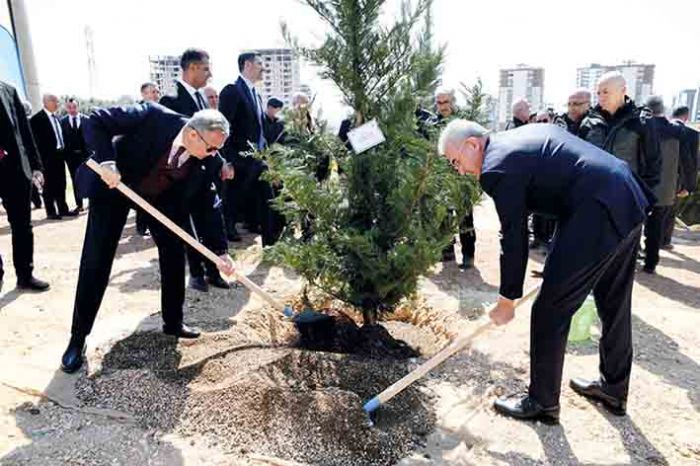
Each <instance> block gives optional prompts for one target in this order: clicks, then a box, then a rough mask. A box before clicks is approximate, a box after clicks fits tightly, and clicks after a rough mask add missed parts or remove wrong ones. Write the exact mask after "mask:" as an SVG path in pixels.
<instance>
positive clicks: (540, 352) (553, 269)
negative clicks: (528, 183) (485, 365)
mask: <svg viewBox="0 0 700 466" xmlns="http://www.w3.org/2000/svg"><path fill="white" fill-rule="evenodd" d="M579 210H580V211H579V212H577V213H575V214H574V215H573V217H572V218H571V219H568V220H567V221H564V222H562V223H560V224H559V229H558V231H557V233H556V235H555V237H554V240H553V246H552V250H551V252H550V253H549V254H548V255H547V260H546V263H545V268H544V272H543V275H544V280H543V282H542V288H541V289H540V292H539V294H538V296H537V298H536V299H535V302H534V304H533V306H532V319H531V327H530V365H531V368H530V389H529V394H530V396H531V397H533V398H534V399H535V400H537V401H538V402H539V403H540V404H541V405H542V406H545V407H554V406H558V404H559V394H560V390H561V378H562V369H563V366H564V353H565V351H566V341H567V337H568V333H569V326H570V324H571V317H572V316H573V314H574V313H575V312H576V310H577V309H578V308H579V307H580V306H581V304H583V302H584V300H585V299H586V296H588V294H589V293H590V292H591V291H593V296H594V297H595V302H596V306H597V308H598V316H599V317H600V320H601V323H602V336H601V339H600V342H599V353H600V374H601V380H602V381H603V388H604V390H605V391H606V393H609V394H610V395H612V396H615V397H619V398H621V399H626V398H627V391H628V386H629V377H630V372H631V369H632V329H631V306H632V285H633V284H634V270H635V261H636V255H637V250H638V248H639V240H640V236H641V225H640V226H638V227H637V228H635V229H634V230H633V231H632V232H631V233H629V234H628V235H627V236H626V237H625V238H622V239H620V237H619V235H618V233H617V232H616V230H615V228H614V226H613V225H612V224H611V223H610V220H609V219H608V213H607V212H605V211H604V208H603V207H602V206H595V205H591V206H584V207H582V208H580V209H579ZM592 229H595V230H593V231H592Z"/></svg>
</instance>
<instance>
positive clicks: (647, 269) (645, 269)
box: [642, 265, 656, 275]
mask: <svg viewBox="0 0 700 466" xmlns="http://www.w3.org/2000/svg"><path fill="white" fill-rule="evenodd" d="M642 272H644V273H648V274H649V275H654V274H655V273H656V267H649V266H648V265H645V266H644V267H642Z"/></svg>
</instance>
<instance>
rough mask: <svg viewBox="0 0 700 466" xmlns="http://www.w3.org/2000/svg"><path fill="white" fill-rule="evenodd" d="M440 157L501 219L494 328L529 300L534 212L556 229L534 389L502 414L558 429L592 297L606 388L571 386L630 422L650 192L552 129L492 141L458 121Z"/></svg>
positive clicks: (445, 136) (534, 331) (533, 357)
mask: <svg viewBox="0 0 700 466" xmlns="http://www.w3.org/2000/svg"><path fill="white" fill-rule="evenodd" d="M438 150H439V151H440V153H442V154H444V155H445V157H447V159H448V160H449V161H450V163H451V164H452V166H453V167H454V168H455V170H457V171H458V172H459V173H460V174H461V175H466V174H471V175H474V176H475V177H476V178H477V179H478V180H479V182H480V183H481V186H482V188H483V189H484V191H485V192H486V193H487V194H489V195H490V196H491V197H492V198H493V201H494V203H495V205H496V210H497V211H498V217H499V219H500V222H501V257H500V261H501V284H500V295H501V296H500V298H499V299H498V305H497V307H496V309H494V311H493V312H492V313H491V319H492V320H493V321H494V322H495V323H496V324H499V325H503V324H506V323H507V322H509V321H510V320H511V319H513V317H514V315H515V304H514V303H515V300H516V299H517V298H519V297H521V296H522V295H523V279H524V277H525V268H526V266H527V255H528V248H527V214H528V212H536V213H541V214H545V215H549V216H551V217H552V218H554V219H556V221H557V222H558V229H557V234H556V235H555V236H554V240H553V241H552V248H551V252H550V253H549V254H548V255H547V261H546V262H545V266H544V272H543V281H542V288H541V289H540V292H539V294H538V295H537V298H536V299H535V302H534V304H533V306H532V318H531V327H530V389H529V391H528V393H527V394H524V395H521V396H519V397H515V398H507V399H501V400H498V401H496V404H495V408H496V410H497V411H499V412H500V413H502V414H504V415H506V416H510V417H514V418H517V419H538V420H541V421H543V422H547V423H557V422H558V421H559V393H560V388H561V387H560V386H561V377H562V368H563V365H564V353H565V350H566V338H567V335H568V331H569V325H570V324H571V317H572V316H573V314H574V312H576V310H577V309H578V308H579V307H580V306H581V304H582V303H583V301H584V300H585V299H586V296H588V294H589V293H591V291H592V292H593V295H594V296H595V301H596V306H597V308H598V314H599V315H600V319H601V322H602V336H601V338H600V379H599V380H595V381H586V380H582V379H574V380H572V381H571V387H572V388H573V390H574V391H576V392H577V393H579V394H580V395H582V396H585V397H588V398H591V399H595V400H599V401H601V402H602V403H603V406H605V408H606V409H608V410H609V411H610V412H612V413H613V414H616V415H624V414H625V412H626V400H627V391H628V386H629V380H630V371H631V369H632V329H631V305H632V285H633V283H634V270H635V260H636V256H637V248H638V246H639V237H640V234H641V229H642V223H643V222H644V219H645V217H646V212H647V211H648V209H649V208H650V206H651V204H652V203H653V195H652V194H651V192H650V191H649V190H648V189H646V187H645V186H644V183H642V182H641V181H637V177H635V175H634V174H633V173H632V171H631V170H630V169H629V166H628V165H627V164H625V163H623V162H621V161H619V160H617V159H615V158H614V157H611V156H610V155H609V154H607V153H605V152H603V151H602V150H600V149H598V148H596V147H595V146H592V145H591V144H588V143H586V142H585V141H582V140H581V139H579V138H577V137H576V136H573V135H571V134H569V133H568V132H567V131H566V130H564V129H563V128H560V127H558V126H555V125H526V126H523V127H522V128H517V129H514V130H512V131H504V132H500V133H497V134H494V135H489V134H488V131H487V130H486V129H484V128H483V127H481V126H480V125H478V124H476V123H473V122H469V121H465V120H455V121H453V122H451V123H450V124H449V125H447V127H446V128H445V129H444V130H443V133H442V135H441V136H440V142H439V147H438Z"/></svg>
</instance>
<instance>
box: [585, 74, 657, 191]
mask: <svg viewBox="0 0 700 466" xmlns="http://www.w3.org/2000/svg"><path fill="white" fill-rule="evenodd" d="M597 92H598V102H599V103H598V105H596V106H595V107H594V108H593V109H592V110H591V111H590V112H589V114H588V115H587V116H586V117H585V118H584V120H583V122H582V123H581V126H580V128H579V137H581V138H582V139H584V140H586V141H588V142H590V143H591V144H594V145H596V146H598V147H600V148H601V149H603V150H604V151H606V152H608V153H610V154H612V155H614V156H615V157H617V158H618V159H621V160H624V161H625V162H627V164H628V165H629V167H630V169H631V170H632V171H633V172H634V173H635V174H636V175H638V176H639V177H640V178H641V179H642V180H643V181H644V182H645V183H646V184H647V187H649V188H650V189H654V187H655V186H656V185H657V184H658V183H659V179H660V176H661V153H660V151H659V139H658V136H657V134H656V130H655V128H654V121H653V119H652V114H651V111H650V110H649V109H647V108H643V107H642V108H638V107H637V106H636V105H635V103H634V101H633V100H632V99H630V98H629V97H628V96H627V82H626V81H625V77H624V76H623V75H622V73H620V72H617V71H611V72H609V73H605V74H604V75H603V76H601V77H600V80H599V82H598V91H597Z"/></svg>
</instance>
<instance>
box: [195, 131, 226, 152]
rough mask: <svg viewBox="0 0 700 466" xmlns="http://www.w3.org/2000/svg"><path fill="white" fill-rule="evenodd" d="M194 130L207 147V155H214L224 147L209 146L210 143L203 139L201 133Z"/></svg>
mask: <svg viewBox="0 0 700 466" xmlns="http://www.w3.org/2000/svg"><path fill="white" fill-rule="evenodd" d="M192 129H193V130H194V132H195V133H197V136H199V139H201V140H202V142H203V143H204V144H205V145H206V147H205V150H206V151H207V154H213V153H214V152H216V151H217V150H219V149H221V147H223V146H219V147H217V146H211V145H209V143H208V142H207V140H206V139H204V138H203V137H202V135H201V134H199V131H197V130H196V129H194V128H192Z"/></svg>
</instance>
